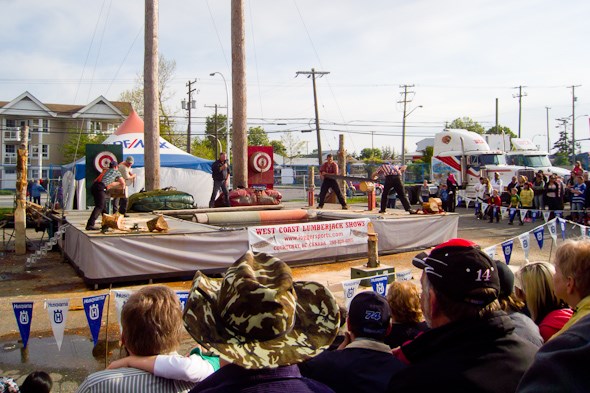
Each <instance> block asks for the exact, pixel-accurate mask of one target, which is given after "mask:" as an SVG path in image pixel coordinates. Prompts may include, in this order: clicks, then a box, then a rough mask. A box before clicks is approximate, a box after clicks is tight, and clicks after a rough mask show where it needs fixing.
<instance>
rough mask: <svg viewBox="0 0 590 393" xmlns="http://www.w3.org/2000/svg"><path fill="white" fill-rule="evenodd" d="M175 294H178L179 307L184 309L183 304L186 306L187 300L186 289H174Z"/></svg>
mask: <svg viewBox="0 0 590 393" xmlns="http://www.w3.org/2000/svg"><path fill="white" fill-rule="evenodd" d="M176 296H178V301H179V302H180V309H181V310H183V311H184V306H186V301H187V300H188V291H176Z"/></svg>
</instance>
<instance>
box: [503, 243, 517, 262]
mask: <svg viewBox="0 0 590 393" xmlns="http://www.w3.org/2000/svg"><path fill="white" fill-rule="evenodd" d="M513 247H514V240H508V241H505V242H504V243H502V252H503V253H504V260H505V261H506V264H507V265H509V264H510V256H512V248H513Z"/></svg>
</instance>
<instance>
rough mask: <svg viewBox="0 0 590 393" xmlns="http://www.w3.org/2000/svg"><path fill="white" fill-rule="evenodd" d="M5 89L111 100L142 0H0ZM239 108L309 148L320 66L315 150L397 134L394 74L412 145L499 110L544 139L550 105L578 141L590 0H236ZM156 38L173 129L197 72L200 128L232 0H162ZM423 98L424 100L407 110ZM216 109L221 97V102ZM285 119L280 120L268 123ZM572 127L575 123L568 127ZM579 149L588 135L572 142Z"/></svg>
mask: <svg viewBox="0 0 590 393" xmlns="http://www.w3.org/2000/svg"><path fill="white" fill-rule="evenodd" d="M0 7H2V10H3V18H2V23H1V24H0V36H1V37H2V42H3V43H2V45H1V46H0V51H1V55H0V91H1V94H0V100H3V101H10V100H12V99H14V98H16V97H17V96H18V95H20V94H21V93H23V92H24V91H26V90H28V91H29V92H31V93H32V94H33V95H34V96H36V97H37V98H38V99H40V100H41V101H42V102H46V103H63V104H73V103H76V104H86V103H88V102H90V101H92V100H93V99H95V98H96V97H97V96H99V95H104V96H105V97H106V98H108V99H110V100H117V99H118V98H119V94H120V93H121V92H122V91H123V90H126V89H130V88H132V87H133V85H134V83H135V79H136V77H137V75H138V74H141V72H142V70H143V23H144V17H143V13H144V2H143V1H139V0H133V1H132V0H118V1H112V0H105V1H90V0H78V1H71V0H70V1H65V0H52V1H41V0H18V1H17V0H0ZM245 14H246V18H245V22H246V45H247V59H246V60H247V70H246V73H247V79H248V87H247V89H248V104H247V105H248V119H249V125H250V126H255V125H263V126H264V128H265V129H266V130H267V132H269V136H270V137H271V139H280V135H281V134H280V133H275V131H281V130H295V131H297V137H298V138H300V139H302V140H306V141H309V143H307V144H306V147H305V149H304V150H306V149H309V151H310V152H311V150H312V149H315V148H316V147H317V143H316V139H315V138H316V137H315V133H300V132H299V131H300V130H304V129H310V128H314V125H313V117H314V109H313V95H312V84H311V81H310V80H309V79H307V78H305V77H303V76H299V77H297V78H296V77H295V75H296V72H297V71H309V70H311V68H312V67H314V68H315V69H316V70H318V71H329V72H330V74H329V75H327V76H325V77H323V78H321V79H318V80H317V88H318V99H319V103H320V108H319V114H320V118H321V121H322V128H323V131H322V148H323V150H328V149H336V148H337V147H338V134H340V133H343V134H344V135H345V144H346V148H347V150H348V151H349V152H357V153H358V152H360V150H361V149H362V148H364V147H371V145H373V146H374V147H382V146H390V147H392V148H394V149H395V151H396V152H398V153H399V152H400V147H401V136H400V135H401V122H402V117H403V112H402V109H401V105H400V104H398V103H397V101H399V100H400V98H401V96H400V92H401V89H400V85H404V84H407V85H414V87H413V88H411V89H409V90H411V91H413V92H414V93H415V94H412V95H411V97H409V98H412V101H411V103H409V110H412V109H414V108H416V109H415V111H414V112H412V113H411V114H410V115H409V116H408V117H407V136H408V138H407V141H406V146H407V148H408V150H410V151H412V150H413V149H414V148H415V142H417V141H418V140H420V139H422V138H423V137H427V136H432V135H434V133H435V132H438V131H440V130H442V129H443V127H444V124H445V122H450V121H452V120H453V119H455V118H457V117H462V116H468V117H471V118H472V119H474V120H475V121H477V122H479V123H481V124H482V125H483V126H484V127H485V128H486V129H487V128H489V127H491V126H493V125H494V123H495V100H496V98H498V99H499V122H500V124H501V125H504V126H508V127H510V128H511V129H512V130H513V131H514V132H515V133H518V99H517V98H514V96H515V95H516V94H517V93H518V90H517V89H515V88H514V87H516V86H526V87H524V88H523V92H524V93H525V94H526V96H524V97H523V98H522V123H521V124H522V126H521V130H522V136H523V137H528V138H533V137H534V142H535V143H536V144H539V145H541V147H542V148H543V149H545V148H546V144H547V138H546V129H547V121H546V113H547V112H546V109H545V107H550V108H551V109H550V110H549V120H550V139H551V144H553V142H554V141H555V140H556V139H557V136H558V129H557V128H556V126H557V125H558V123H557V122H556V121H555V119H556V118H560V117H566V116H570V115H571V114H572V89H570V88H567V86H571V85H581V86H579V87H576V89H575V92H576V96H577V97H578V100H577V103H576V117H578V116H580V117H579V118H578V119H577V120H576V139H582V138H590V129H589V122H588V117H583V116H581V115H587V114H590V80H588V79H589V75H590V74H589V72H588V68H589V67H588V65H589V63H590V62H589V57H590V50H589V45H588V39H589V37H590V23H588V18H589V15H590V2H589V1H587V0H570V1H568V0H566V1H555V0H537V1H533V0H517V1H514V0H494V1H487V0H466V1H463V0H455V1H445V0H413V1H410V0H406V1H401V0H369V1H360V0H357V1H353V0H339V1H335V0H332V1H326V0H323V1H322V0H320V1H318V0H314V1H312V0H245ZM159 33H160V43H159V49H160V53H162V54H163V55H164V56H165V57H166V58H167V59H170V60H175V61H176V65H177V69H176V74H175V78H174V80H173V81H172V84H171V86H170V87H171V90H172V92H173V93H174V94H175V96H174V97H173V98H172V99H171V100H170V101H169V102H168V105H169V106H170V107H171V108H172V109H173V110H174V111H176V115H177V116H178V118H177V120H178V123H179V128H181V129H186V117H185V116H186V111H183V110H182V109H181V106H180V100H181V99H183V98H185V97H186V90H187V87H186V83H187V82H188V81H189V80H192V79H195V78H196V79H197V81H198V83H197V89H198V94H197V95H196V100H197V109H196V110H195V111H193V114H194V116H195V119H194V127H193V134H195V133H196V134H199V133H202V132H203V129H204V126H203V125H202V123H203V121H202V118H203V117H205V116H208V115H211V114H212V113H213V110H212V109H211V108H206V107H205V105H214V104H218V105H220V106H225V101H226V97H225V88H224V85H223V81H222V79H221V77H219V76H215V77H211V76H209V74H210V73H212V72H214V71H218V72H221V73H222V74H223V75H224V76H225V78H226V80H227V82H228V87H229V89H230V93H229V94H230V102H231V64H230V62H231V53H230V48H231V46H230V1H229V0H226V1H221V0H217V1H215V0H192V1H177V0H167V1H160V26H159ZM420 105H422V106H423V107H422V108H417V107H418V106H420ZM222 110H223V111H224V110H225V109H222ZM277 124H287V125H277ZM570 130H571V128H570ZM582 147H583V150H584V151H587V150H588V148H590V143H588V142H584V143H583V144H582Z"/></svg>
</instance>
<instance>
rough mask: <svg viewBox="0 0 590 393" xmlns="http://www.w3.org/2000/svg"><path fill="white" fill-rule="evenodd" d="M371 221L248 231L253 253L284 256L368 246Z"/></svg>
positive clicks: (273, 226) (319, 223)
mask: <svg viewBox="0 0 590 393" xmlns="http://www.w3.org/2000/svg"><path fill="white" fill-rule="evenodd" d="M368 224H369V219H368V218H360V219H355V220H338V221H328V222H305V223H301V224H284V225H267V226H260V227H252V228H249V229H248V241H249V242H250V248H251V249H252V251H259V252H267V253H271V254H272V253H273V252H281V251H298V250H313V249H318V248H326V247H339V246H349V245H352V244H365V243H367V227H368Z"/></svg>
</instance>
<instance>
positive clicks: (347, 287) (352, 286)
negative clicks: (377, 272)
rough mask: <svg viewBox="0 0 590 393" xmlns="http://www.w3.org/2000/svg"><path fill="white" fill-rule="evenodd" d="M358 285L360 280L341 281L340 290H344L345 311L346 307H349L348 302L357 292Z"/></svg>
mask: <svg viewBox="0 0 590 393" xmlns="http://www.w3.org/2000/svg"><path fill="white" fill-rule="evenodd" d="M360 283H361V280H348V281H342V289H343V290H344V301H345V305H346V309H347V310H348V307H350V302H351V300H352V298H353V297H354V295H355V294H356V291H357V290H358V287H359V284H360Z"/></svg>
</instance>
